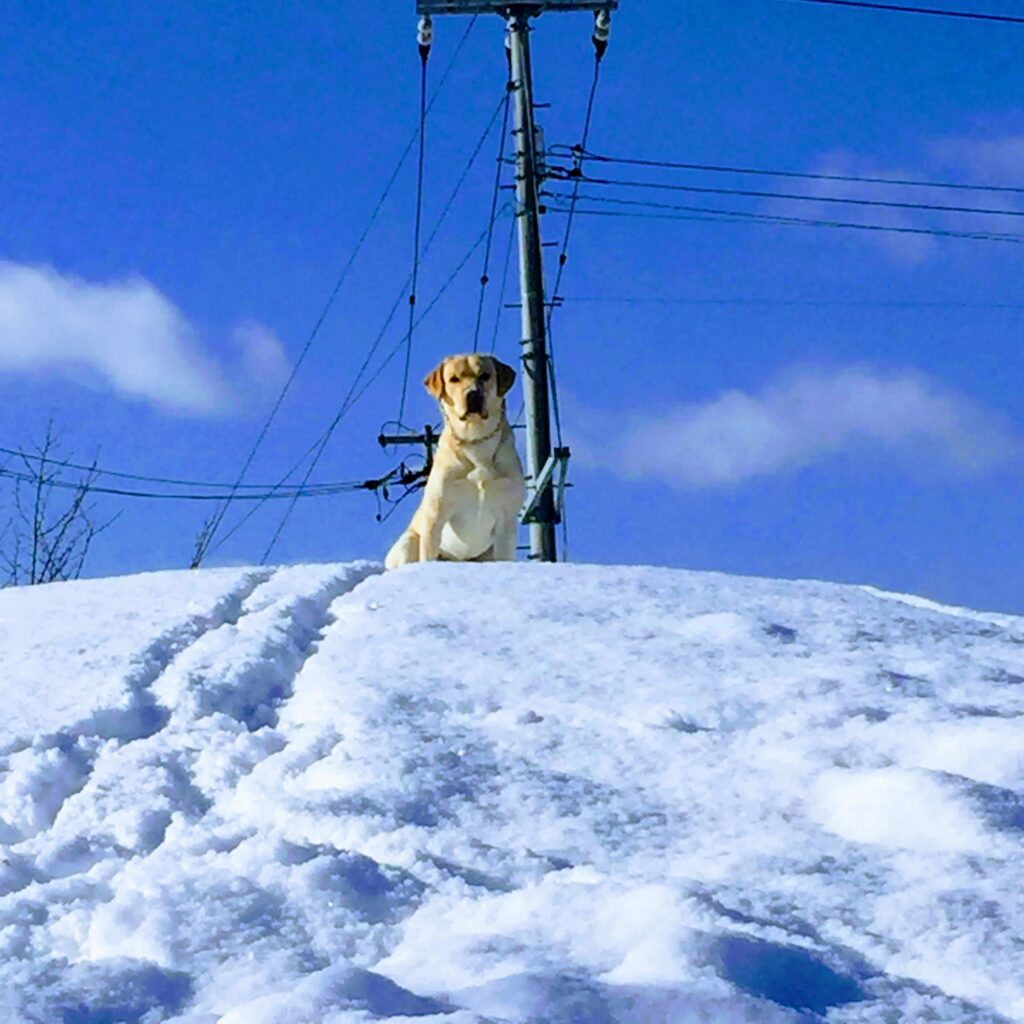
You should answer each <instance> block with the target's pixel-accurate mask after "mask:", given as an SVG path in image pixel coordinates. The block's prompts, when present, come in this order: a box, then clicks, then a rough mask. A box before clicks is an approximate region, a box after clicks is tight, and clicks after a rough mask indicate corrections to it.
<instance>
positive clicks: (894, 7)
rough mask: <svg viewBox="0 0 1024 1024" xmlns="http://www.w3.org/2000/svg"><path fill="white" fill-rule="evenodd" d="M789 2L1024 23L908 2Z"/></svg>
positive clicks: (1012, 18)
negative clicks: (918, 5) (919, 5)
mask: <svg viewBox="0 0 1024 1024" xmlns="http://www.w3.org/2000/svg"><path fill="white" fill-rule="evenodd" d="M787 3H804V4H827V5H828V6H830V7H857V8H862V9H864V10H868V11H888V12H891V13H896V14H925V15H931V16H935V17H940V18H964V19H968V20H970V21H997V22H1003V23H1005V24H1010V25H1024V18H1022V17H1018V16H1016V15H1013V14H988V13H984V12H982V11H950V10H945V9H944V8H941V7H911V6H908V5H906V4H883V3H870V2H869V0H787Z"/></svg>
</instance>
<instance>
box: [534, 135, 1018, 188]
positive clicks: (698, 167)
mask: <svg viewBox="0 0 1024 1024" xmlns="http://www.w3.org/2000/svg"><path fill="white" fill-rule="evenodd" d="M551 152H552V153H554V154H556V155H562V156H571V155H574V154H573V152H572V148H571V147H568V146H552V147H551ZM584 156H585V158H586V159H587V160H589V161H592V162H594V163H604V164H623V165H627V166H630V167H658V168H663V169H665V170H677V171H697V172H701V173H710V174H749V175H758V176H761V177H766V178H799V179H802V180H806V181H836V182H844V183H848V184H859V185H898V186H901V187H907V188H939V189H956V190H960V191H965V192H1002V193H1009V194H1012V195H1024V188H1018V187H1015V186H1011V185H973V184H968V183H966V182H953V181H922V180H920V179H914V178H885V177H877V176H873V175H858V174H824V173H813V172H810V171H780V170H771V169H769V168H764V167H736V166H730V165H727V164H701V163H685V162H681V161H675V160H643V159H638V158H627V157H615V156H607V155H605V154H601V153H585V154H584Z"/></svg>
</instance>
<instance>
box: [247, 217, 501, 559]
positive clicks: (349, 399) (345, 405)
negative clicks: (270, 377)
mask: <svg viewBox="0 0 1024 1024" xmlns="http://www.w3.org/2000/svg"><path fill="white" fill-rule="evenodd" d="M503 212H504V208H502V210H501V211H500V212H499V213H498V214H497V215H496V216H500V215H501V213H503ZM491 226H492V225H491V222H488V224H487V227H486V228H485V229H484V230H483V231H482V232H481V233H480V235H479V237H478V238H477V240H476V241H475V242H474V243H473V245H472V246H471V247H470V249H469V251H468V252H467V253H466V255H465V256H463V258H462V259H461V260H460V261H459V263H458V264H457V265H456V267H455V269H454V270H453V271H452V272H451V274H449V276H448V279H447V280H446V281H445V283H444V284H443V285H442V286H441V288H440V289H439V290H438V292H437V294H436V295H435V296H434V298H433V300H432V301H431V302H430V305H428V306H427V308H426V309H425V310H424V311H423V313H422V315H421V316H420V317H419V319H418V320H417V321H416V323H415V324H414V326H416V327H418V326H419V325H420V324H421V323H422V322H423V321H424V320H425V319H426V318H427V317H428V316H429V315H430V313H431V311H432V310H433V309H434V307H435V306H436V305H437V304H438V302H439V301H440V300H441V298H442V297H443V296H444V294H445V292H447V291H448V289H449V288H450V287H451V285H452V284H453V283H454V282H455V279H456V278H457V277H458V276H459V274H461V273H462V271H463V270H464V269H465V267H466V265H467V264H468V263H469V261H470V260H471V259H472V258H473V255H474V254H475V253H476V251H477V250H478V249H479V248H480V246H481V245H483V243H484V240H485V239H486V238H487V234H488V232H489V231H490V230H491ZM406 340H407V339H406V337H405V336H403V337H402V338H401V339H400V341H399V342H398V344H397V345H396V346H395V347H394V348H393V349H392V350H391V352H390V354H389V355H388V356H387V358H386V359H385V360H384V362H383V363H381V365H380V366H378V367H377V369H376V371H375V372H374V373H373V374H372V376H371V377H370V378H369V379H368V380H367V381H366V382H365V383H364V384H363V387H362V388H361V389H360V390H359V391H358V392H356V391H355V388H356V385H357V384H358V381H359V378H358V377H357V379H356V380H355V381H353V383H352V386H351V387H350V388H349V392H348V395H346V397H345V400H344V401H343V402H342V404H341V407H340V408H339V409H338V412H337V415H336V416H335V417H334V419H333V420H332V421H331V424H330V426H329V427H328V428H327V430H326V431H325V432H324V434H323V435H322V439H321V441H320V442H319V444H318V445H317V449H316V454H315V455H314V456H313V461H312V463H310V466H309V468H308V469H307V470H306V475H305V477H303V480H302V483H301V484H300V485H299V486H300V487H304V486H305V484H306V481H307V480H308V479H309V477H310V476H311V475H312V473H313V470H315V469H316V467H317V464H318V463H319V461H320V459H321V458H322V457H323V454H324V451H325V450H326V449H327V445H328V443H329V442H330V440H331V437H332V436H333V434H334V431H335V430H336V429H337V427H338V424H339V423H340V422H341V420H342V419H343V418H344V417H345V416H346V415H347V414H348V413H349V411H350V410H351V409H352V408H353V406H355V404H356V403H357V402H358V401H359V400H360V399H361V398H362V397H363V395H364V394H366V392H367V390H369V388H370V387H371V385H372V384H373V383H374V382H375V381H376V380H377V378H378V377H379V376H380V375H381V374H382V373H383V372H384V370H385V369H386V367H387V366H388V365H389V364H390V362H391V360H392V359H394V357H395V356H396V355H397V354H398V353H399V352H400V351H401V350H402V348H403V346H404V345H405V344H406ZM377 341H378V342H379V341H380V339H379V338H378V339H377ZM376 347H377V345H376V343H375V344H374V348H376ZM364 365H365V364H364ZM294 509H295V501H294V500H293V501H292V502H291V504H290V505H289V506H288V508H287V509H285V512H284V515H283V516H282V517H281V521H280V522H279V523H278V525H277V529H276V530H275V531H274V535H273V536H272V537H271V539H270V543H269V544H268V545H267V547H266V549H265V550H264V552H263V557H262V558H261V559H260V561H261V563H263V562H266V560H267V559H268V558H269V557H270V553H271V552H272V551H273V549H274V547H275V545H276V544H277V541H278V540H279V539H280V536H281V533H282V531H283V530H284V528H285V525H286V524H287V522H288V520H289V518H291V514H292V512H293V511H294Z"/></svg>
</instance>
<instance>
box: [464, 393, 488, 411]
mask: <svg viewBox="0 0 1024 1024" xmlns="http://www.w3.org/2000/svg"><path fill="white" fill-rule="evenodd" d="M486 408H487V399H486V398H485V396H484V393H483V392H482V391H470V392H468V393H467V395H466V415H467V416H482V415H483V414H484V410H485V409H486Z"/></svg>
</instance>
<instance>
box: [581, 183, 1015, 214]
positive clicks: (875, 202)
mask: <svg viewBox="0 0 1024 1024" xmlns="http://www.w3.org/2000/svg"><path fill="white" fill-rule="evenodd" d="M561 180H569V179H567V178H563V179H561ZM572 180H573V181H574V184H578V183H580V182H582V183H583V184H587V185H601V186H612V187H617V188H637V189H654V190H656V191H659V192H686V193H692V194H696V195H716V196H738V197H741V198H746V199H785V200H788V201H791V202H803V203H833V204H836V203H838V204H842V205H846V206H865V207H871V208H881V209H887V210H916V211H922V210H924V211H929V212H935V213H961V214H978V215H983V216H995V217H1024V210H1008V209H997V208H993V207H977V206H947V205H944V204H941V203H914V202H905V201H902V200H895V199H891V200H890V199H862V198H859V197H854V196H808V195H801V194H799V193H797V192H771V191H767V190H759V189H742V188H717V187H715V186H712V185H680V184H677V183H674V182H659V181H623V180H621V179H618V178H591V177H589V176H588V175H585V174H581V175H579V176H578V177H575V178H573V179H572Z"/></svg>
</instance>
